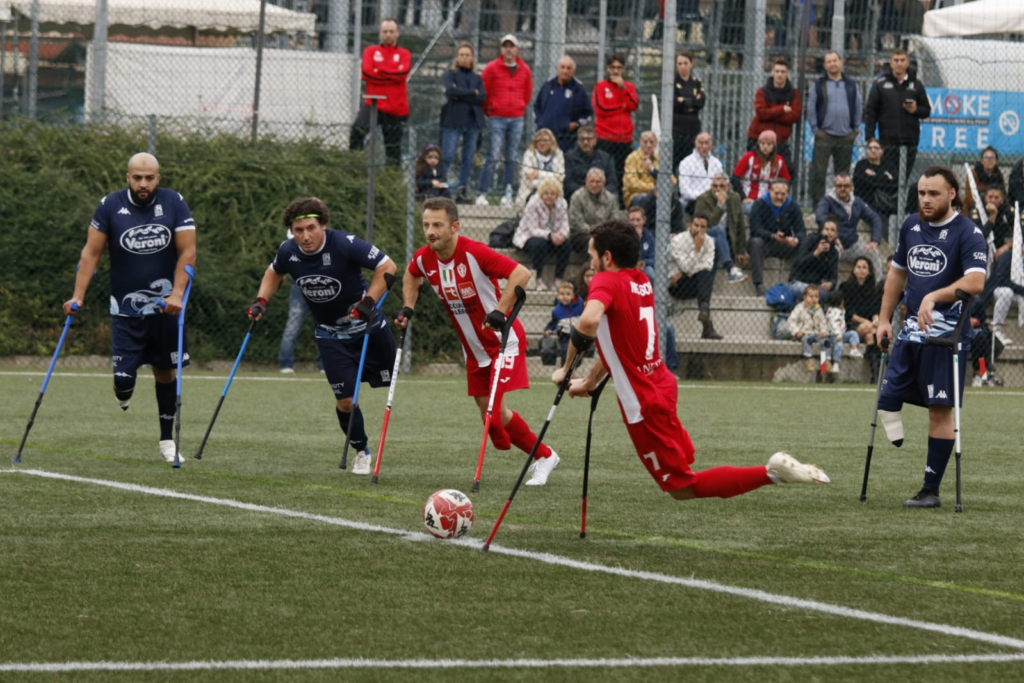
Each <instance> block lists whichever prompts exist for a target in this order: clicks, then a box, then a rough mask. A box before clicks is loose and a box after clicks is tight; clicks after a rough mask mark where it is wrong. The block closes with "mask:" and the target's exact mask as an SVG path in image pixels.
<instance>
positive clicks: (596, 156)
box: [563, 125, 619, 197]
mask: <svg viewBox="0 0 1024 683" xmlns="http://www.w3.org/2000/svg"><path fill="white" fill-rule="evenodd" d="M596 145H597V133H595V132H594V127H593V126H591V125H586V126H580V127H579V128H578V129H577V132H576V147H574V148H573V149H571V150H570V151H569V152H567V153H566V155H565V182H564V183H563V186H564V190H565V196H566V197H572V195H573V194H574V193H575V192H576V190H578V189H580V188H581V187H583V186H584V185H586V184H587V171H589V170H590V169H592V168H599V169H601V170H602V171H604V178H605V186H604V189H606V190H608V191H609V192H611V193H612V194H613V195H615V196H616V197H617V196H619V177H618V176H617V175H615V161H614V160H612V157H611V155H610V154H608V152H605V151H604V150H600V149H595V147H596Z"/></svg>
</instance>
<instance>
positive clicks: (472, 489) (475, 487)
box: [469, 481, 480, 493]
mask: <svg viewBox="0 0 1024 683" xmlns="http://www.w3.org/2000/svg"><path fill="white" fill-rule="evenodd" d="M479 490H480V482H478V481H474V482H473V485H472V486H470V487H469V491H470V493H476V492H477V491H479Z"/></svg>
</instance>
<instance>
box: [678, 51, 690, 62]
mask: <svg viewBox="0 0 1024 683" xmlns="http://www.w3.org/2000/svg"><path fill="white" fill-rule="evenodd" d="M680 57H686V58H687V59H689V60H690V61H691V62H692V61H693V53H692V52H690V51H689V50H683V51H682V52H677V53H676V59H679V58H680Z"/></svg>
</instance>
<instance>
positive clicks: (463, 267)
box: [456, 263, 466, 277]
mask: <svg viewBox="0 0 1024 683" xmlns="http://www.w3.org/2000/svg"><path fill="white" fill-rule="evenodd" d="M456 270H458V271H459V277H466V264H465V263H460V264H459V267H458V268H457V269H456Z"/></svg>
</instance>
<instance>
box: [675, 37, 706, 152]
mask: <svg viewBox="0 0 1024 683" xmlns="http://www.w3.org/2000/svg"><path fill="white" fill-rule="evenodd" d="M692 71H693V55H692V54H691V53H689V52H680V53H679V54H677V55H676V77H675V91H674V92H675V96H676V99H675V101H674V102H673V103H672V168H679V162H680V161H682V160H683V158H684V157H686V156H688V155H689V154H690V152H691V151H693V147H694V141H695V140H696V137H697V134H698V133H700V110H701V109H703V108H704V105H705V104H706V103H707V95H706V93H705V92H704V86H703V85H702V84H701V82H700V79H698V78H694V77H693V76H692Z"/></svg>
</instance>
